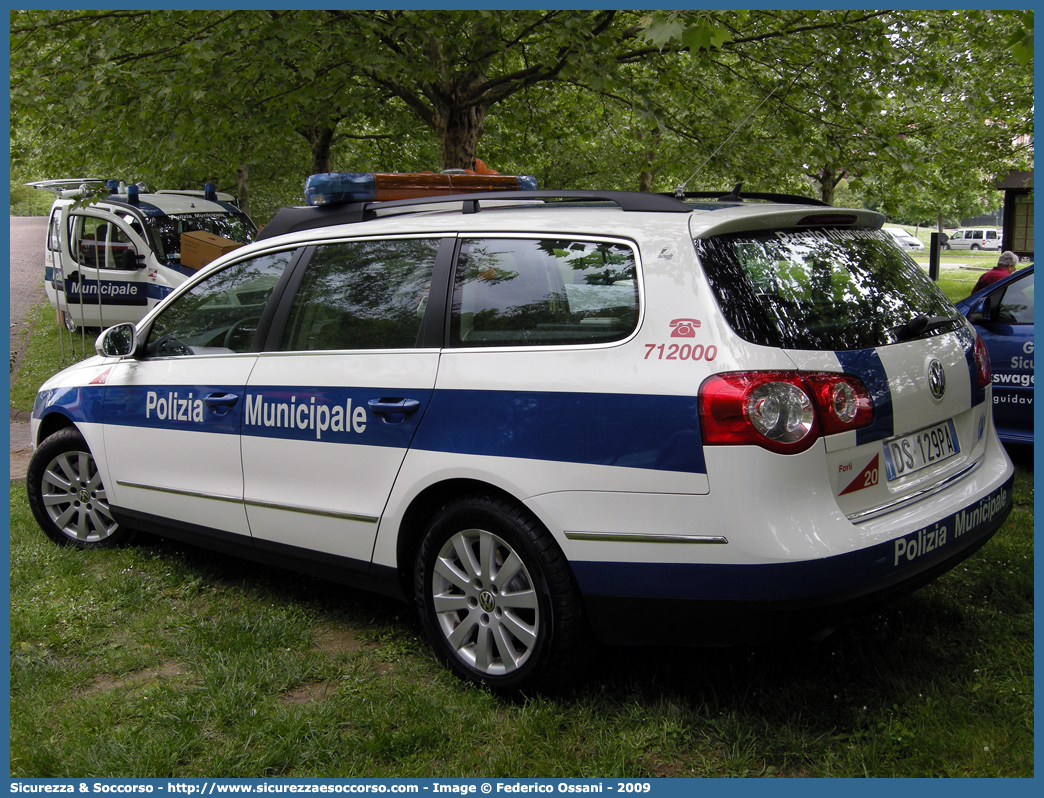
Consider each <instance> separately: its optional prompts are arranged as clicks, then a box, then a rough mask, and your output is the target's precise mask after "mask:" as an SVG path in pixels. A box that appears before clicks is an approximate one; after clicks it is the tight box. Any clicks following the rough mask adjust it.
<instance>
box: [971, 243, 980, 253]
mask: <svg viewBox="0 0 1044 798" xmlns="http://www.w3.org/2000/svg"><path fill="white" fill-rule="evenodd" d="M971 248H972V252H978V251H979V245H978V244H972V245H971Z"/></svg>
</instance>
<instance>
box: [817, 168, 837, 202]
mask: <svg viewBox="0 0 1044 798" xmlns="http://www.w3.org/2000/svg"><path fill="white" fill-rule="evenodd" d="M839 182H841V178H839V177H838V176H837V170H836V169H834V167H833V166H824V167H823V171H822V173H821V177H820V178H819V198H820V199H821V200H823V202H825V203H826V204H827V205H833V204H834V189H835V188H837V184H838V183H839Z"/></svg>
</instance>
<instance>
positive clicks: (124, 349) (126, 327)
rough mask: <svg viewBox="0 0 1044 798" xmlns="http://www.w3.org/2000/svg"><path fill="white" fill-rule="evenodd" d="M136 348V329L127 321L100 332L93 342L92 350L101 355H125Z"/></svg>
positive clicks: (132, 352)
mask: <svg viewBox="0 0 1044 798" xmlns="http://www.w3.org/2000/svg"><path fill="white" fill-rule="evenodd" d="M137 348H138V331H137V330H135V329H134V325H133V324H131V323H129V322H127V323H125V324H117V325H116V326H115V327H110V328H109V329H107V330H105V331H104V332H102V334H101V335H99V336H98V340H96V341H95V342H94V350H95V351H96V352H97V353H98V354H99V355H101V356H102V357H127V356H128V355H133V354H134V352H135V350H137Z"/></svg>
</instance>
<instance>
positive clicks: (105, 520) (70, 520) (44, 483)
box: [26, 427, 134, 549]
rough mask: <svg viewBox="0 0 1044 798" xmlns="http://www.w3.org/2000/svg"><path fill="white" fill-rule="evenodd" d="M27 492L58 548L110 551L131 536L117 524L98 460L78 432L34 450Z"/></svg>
mask: <svg viewBox="0 0 1044 798" xmlns="http://www.w3.org/2000/svg"><path fill="white" fill-rule="evenodd" d="M26 488H27V490H28V493H29V507H30V509H31V510H32V511H33V515H34V516H35V518H36V522H37V523H38V524H39V525H40V528H41V529H43V531H44V534H46V535H47V537H49V538H50V539H51V540H53V541H54V542H55V543H57V544H58V545H60V546H75V547H76V548H78V549H96V548H107V547H111V546H118V545H120V544H123V543H126V542H128V541H129V540H130V539H131V538H132V537H133V534H134V533H133V532H132V531H131V530H129V529H127V528H126V527H124V526H122V525H121V524H119V523H118V522H117V521H116V520H115V519H113V517H112V514H111V513H110V510H109V501H108V494H107V492H106V490H105V485H104V484H102V481H101V475H100V474H99V473H98V466H97V464H96V463H95V461H94V455H92V454H91V450H90V447H88V446H87V442H86V441H85V440H84V438H83V435H81V434H80V432H79V430H77V429H76V428H74V427H67V428H65V429H63V430H60V431H58V432H56V433H54V434H53V435H51V436H50V437H49V438H47V440H45V441H44V442H43V443H41V444H40V446H39V447H38V448H37V449H36V452H35V453H34V454H33V457H32V459H31V460H30V461H29V468H28V470H27V472H26Z"/></svg>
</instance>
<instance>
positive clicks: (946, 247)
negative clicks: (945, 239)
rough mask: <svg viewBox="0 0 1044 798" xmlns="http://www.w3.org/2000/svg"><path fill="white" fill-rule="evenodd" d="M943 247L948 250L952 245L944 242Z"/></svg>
mask: <svg viewBox="0 0 1044 798" xmlns="http://www.w3.org/2000/svg"><path fill="white" fill-rule="evenodd" d="M942 248H943V249H946V250H948V249H949V248H950V245H949V244H943V245H942Z"/></svg>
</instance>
